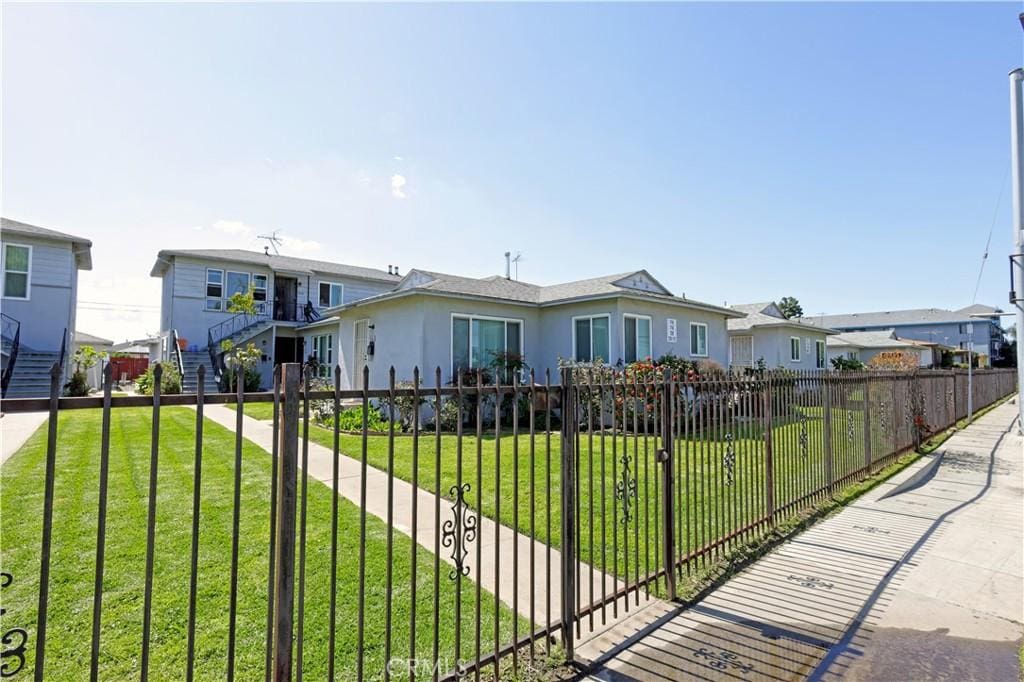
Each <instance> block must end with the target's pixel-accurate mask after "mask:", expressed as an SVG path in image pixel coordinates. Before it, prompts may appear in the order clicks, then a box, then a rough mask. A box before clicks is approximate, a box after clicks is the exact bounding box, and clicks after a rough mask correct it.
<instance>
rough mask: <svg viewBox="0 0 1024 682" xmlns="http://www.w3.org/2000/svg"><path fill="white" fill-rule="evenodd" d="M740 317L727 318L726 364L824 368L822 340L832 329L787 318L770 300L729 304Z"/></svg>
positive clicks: (770, 367)
mask: <svg viewBox="0 0 1024 682" xmlns="http://www.w3.org/2000/svg"><path fill="white" fill-rule="evenodd" d="M732 308H733V310H736V311H737V312H740V313H742V314H743V317H740V318H735V319H731V320H729V321H728V328H729V366H730V367H732V368H734V369H745V368H750V367H756V366H758V364H759V362H760V363H763V364H764V366H765V367H767V368H769V369H774V368H777V367H782V368H785V369H793V370H810V369H827V368H828V354H827V350H826V345H825V339H826V338H827V337H828V336H831V335H834V334H836V333H838V332H836V331H835V330H834V329H829V328H827V327H821V326H815V325H813V324H809V323H807V322H805V321H804V320H803V319H802V318H787V317H786V316H785V315H783V314H782V311H781V310H779V306H778V305H777V304H776V303H775V302H774V301H769V302H767V303H745V304H741V305H734V306H732Z"/></svg>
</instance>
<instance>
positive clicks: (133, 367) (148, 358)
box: [110, 336, 164, 382]
mask: <svg viewBox="0 0 1024 682" xmlns="http://www.w3.org/2000/svg"><path fill="white" fill-rule="evenodd" d="M163 341H164V340H163V339H162V338H161V337H159V336H150V337H146V338H143V339H136V340H128V341H122V342H121V343H115V344H114V348H113V352H112V353H111V356H110V364H111V365H113V367H114V369H113V372H114V381H117V382H124V381H133V380H135V379H137V378H138V377H139V376H141V375H142V374H144V373H145V372H146V370H147V369H148V368H149V365H150V364H152V363H154V362H159V361H160V359H161V357H160V353H161V346H162V345H163Z"/></svg>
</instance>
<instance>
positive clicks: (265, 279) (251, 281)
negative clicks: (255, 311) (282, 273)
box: [249, 272, 270, 308]
mask: <svg viewBox="0 0 1024 682" xmlns="http://www.w3.org/2000/svg"><path fill="white" fill-rule="evenodd" d="M257 277H262V278H263V282H264V285H263V287H262V289H261V288H260V287H258V286H256V278H257ZM249 286H251V287H252V293H253V299H254V300H255V298H256V292H257V291H261V290H262V291H263V300H262V301H256V306H257V307H261V306H262V307H264V308H265V307H266V304H267V302H268V301H269V300H270V298H269V297H270V275H265V274H263V273H262V272H254V273H252V277H251V278H250V279H249Z"/></svg>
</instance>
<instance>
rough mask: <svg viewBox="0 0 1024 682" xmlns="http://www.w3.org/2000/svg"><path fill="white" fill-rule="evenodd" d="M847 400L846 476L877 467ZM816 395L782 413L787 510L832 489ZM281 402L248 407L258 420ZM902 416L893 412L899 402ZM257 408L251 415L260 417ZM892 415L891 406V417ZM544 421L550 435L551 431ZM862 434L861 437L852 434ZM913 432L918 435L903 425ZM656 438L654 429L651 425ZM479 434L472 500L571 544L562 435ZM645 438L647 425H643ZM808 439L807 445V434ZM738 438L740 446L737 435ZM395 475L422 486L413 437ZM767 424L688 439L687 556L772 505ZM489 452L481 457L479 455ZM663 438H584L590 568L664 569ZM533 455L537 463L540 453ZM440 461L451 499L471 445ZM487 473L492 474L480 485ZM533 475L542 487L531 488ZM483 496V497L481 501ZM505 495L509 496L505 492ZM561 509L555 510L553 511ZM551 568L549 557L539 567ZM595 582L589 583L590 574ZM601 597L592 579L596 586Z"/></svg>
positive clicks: (680, 484)
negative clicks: (564, 528)
mask: <svg viewBox="0 0 1024 682" xmlns="http://www.w3.org/2000/svg"><path fill="white" fill-rule="evenodd" d="M846 399H847V401H848V402H849V403H850V405H851V406H850V407H849V408H844V407H843V406H842V405H845V404H846V403H843V404H839V403H836V407H834V409H833V411H832V425H831V433H832V468H833V476H834V478H840V477H842V476H844V475H846V474H848V473H851V472H854V471H856V470H857V469H859V468H860V467H862V466H863V465H864V463H865V457H864V432H863V413H862V412H861V411H860V409H859V406H860V405H861V404H862V403H860V402H859V401H858V402H857V403H856V405H857V407H854V406H853V404H854V403H853V402H852V401H853V398H852V397H851V396H847V398H846ZM812 403H813V400H811V398H810V397H808V396H803V397H799V396H795V397H793V398H792V400H791V401H790V402H789V403H787V405H785V406H782V405H780V406H779V407H777V412H776V413H777V414H778V415H779V416H778V417H777V419H776V420H775V424H774V433H773V443H774V451H773V461H774V497H775V506H776V508H779V507H781V506H783V505H784V504H785V503H786V502H788V501H792V500H797V499H799V498H800V497H802V496H804V495H806V494H808V493H810V492H812V491H813V490H815V489H817V488H819V487H821V486H822V485H824V483H825V479H824V470H825V467H824V460H825V454H824V446H823V442H824V438H823V436H824V422H823V421H822V417H821V414H822V411H821V408H820V407H815V406H814V405H813V404H812ZM264 408H266V409H267V412H266V414H267V418H269V416H270V410H271V409H272V406H271V405H270V404H267V405H265V406H264V405H248V406H246V408H245V409H246V412H247V413H249V414H251V415H253V414H259V413H261V412H262V411H263V410H264ZM890 408H891V405H890ZM250 410H251V411H250ZM890 411H891V410H890ZM877 422H878V415H877V414H876V413H873V421H872V429H871V441H872V451H873V453H874V457H875V459H877V458H878V457H879V456H880V455H881V454H883V453H885V454H887V453H889V452H891V451H893V448H894V444H895V441H894V440H893V439H894V435H895V434H894V432H893V428H892V422H893V417H892V416H890V417H889V418H888V427H887V430H886V432H885V433H883V432H882V429H881V427H880V424H879V423H877ZM542 426H543V425H542V424H538V428H540V427H542ZM851 426H852V429H853V433H854V437H853V438H852V439H851V438H850V436H849V432H850V428H851ZM900 427H901V428H903V429H904V430H906V429H907V428H909V427H908V426H907V425H906V424H901V425H900ZM651 430H652V431H653V428H652V429H651ZM471 431H472V433H471V434H469V435H464V437H463V439H462V443H461V446H462V465H461V481H462V482H464V483H469V484H470V486H471V489H470V492H469V494H468V496H467V499H468V501H469V503H470V504H471V505H472V506H474V507H477V506H479V508H480V509H481V510H482V513H483V514H485V515H486V516H489V517H491V518H500V520H501V521H502V523H504V524H505V525H508V526H513V527H516V528H518V529H519V531H520V532H522V533H524V534H527V535H531V536H533V537H535V538H537V539H539V540H540V541H542V542H547V543H550V544H551V545H552V546H554V547H560V546H561V545H562V541H561V527H560V518H561V514H560V506H559V505H560V500H561V497H562V496H561V485H560V480H559V478H560V465H559V458H560V453H561V442H560V435H559V433H558V432H552V433H550V434H548V433H547V432H545V431H539V432H538V433H537V434H536V435H535V436H534V437H533V438H531V437H530V435H529V433H528V429H523V431H525V432H526V433H520V434H519V436H518V445H517V444H516V436H514V435H512V434H511V433H510V432H509V430H508V429H505V430H504V431H503V432H502V435H501V436H500V438H497V439H496V437H495V434H494V432H493V428H491V429H488V430H486V431H485V432H484V434H483V437H482V438H481V439H480V441H479V443H478V442H477V438H476V435H475V430H471ZM641 431H642V427H641ZM805 431H806V434H807V436H806V448H805V447H804V446H803V445H802V439H801V433H802V432H805ZM727 434H728V435H729V436H731V440H730V439H727V438H726V435H727ZM310 438H311V439H312V440H313V441H315V442H317V443H319V444H320V445H323V446H325V447H327V448H331V447H333V438H334V436H333V433H332V432H331V431H330V430H329V429H326V428H322V427H319V426H312V427H311V428H310ZM394 442H395V449H394V461H393V467H394V472H395V475H396V476H397V477H399V478H401V479H403V480H406V481H410V482H411V481H412V480H413V445H414V439H413V437H412V436H410V435H403V434H396V436H395V440H394ZM764 442H765V441H764V433H763V430H762V427H761V423H760V421H757V420H737V421H733V422H731V423H729V424H728V425H727V426H724V427H721V428H719V429H718V430H717V431H715V432H711V431H710V430H709V427H708V425H707V423H706V422H705V425H704V426H703V433H701V434H697V435H694V434H688V437H687V438H679V439H677V440H676V468H677V479H676V485H677V491H678V496H677V507H676V508H677V510H678V511H677V514H678V516H677V533H678V537H677V548H678V549H679V551H680V554H682V553H685V552H689V551H692V550H695V549H697V548H700V547H703V546H705V545H707V544H708V543H710V542H712V541H714V540H715V539H717V538H719V537H721V536H724V535H726V534H728V533H729V532H730V531H732V530H734V529H737V528H740V527H743V526H745V525H747V524H749V523H752V522H754V521H756V520H757V519H759V518H761V517H762V516H763V515H764V514H765V511H766V506H765V447H764ZM478 445H479V452H478ZM657 447H658V439H657V438H656V437H655V436H653V435H643V434H642V433H641V435H622V434H618V436H617V437H613V436H612V434H611V432H610V431H606V432H603V433H602V432H600V431H596V432H594V433H593V434H590V433H588V432H587V431H585V430H584V431H583V432H581V433H580V441H579V471H578V477H579V481H580V487H579V503H580V506H579V510H580V513H579V514H578V519H579V526H580V536H579V537H580V540H579V542H578V546H579V548H580V553H581V557H582V559H583V560H584V561H586V562H588V563H590V564H592V565H594V566H595V567H598V568H603V569H604V570H607V571H611V572H614V573H616V574H617V575H620V576H626V575H628V576H632V577H636V575H637V573H638V572H639V574H640V575H641V576H642V575H644V574H645V573H646V572H647V571H648V569H653V568H655V567H656V566H658V565H660V551H661V550H660V542H661V535H660V534H661V531H660V527H661V526H660V524H661V511H660V489H661V465H660V464H657V463H656V462H655V454H656V448H657ZM340 448H341V451H342V452H343V453H344V454H346V455H348V456H350V457H353V458H355V459H359V457H360V456H361V448H362V439H361V437H360V436H357V435H349V434H344V433H342V434H341V435H340ZM730 450H731V453H732V455H733V456H734V459H735V463H734V467H733V474H732V477H731V482H730V477H729V473H728V472H727V469H726V467H725V460H726V457H725V456H726V453H727V451H730ZM531 452H532V453H533V455H531ZM438 454H439V458H440V469H441V482H442V487H441V490H442V494H444V495H447V494H448V491H449V490H450V488H451V487H452V486H454V485H456V483H457V482H458V480H459V466H458V460H459V439H458V438H457V437H456V436H454V435H451V434H443V435H442V436H441V439H440V448H439V453H438V448H437V441H436V436H435V435H434V434H433V433H425V434H423V435H422V436H421V437H420V438H419V467H418V473H419V481H418V483H419V485H420V487H422V488H425V489H427V490H430V491H435V490H436V485H435V482H434V468H435V466H436V464H437V463H436V461H435V460H436V457H437V455H438ZM623 454H628V456H629V458H630V459H629V471H630V475H629V478H630V479H632V480H633V481H635V485H636V493H635V495H634V496H633V497H632V498H631V500H630V518H629V520H628V522H627V523H625V524H624V523H622V521H621V520H622V518H623V508H622V505H621V498H617V497H616V487H617V485H618V484H620V483H621V481H622V457H623ZM367 459H368V461H369V464H370V465H371V466H374V467H377V468H379V469H382V470H385V469H387V467H388V459H389V457H388V438H387V437H386V436H377V435H371V436H370V437H369V438H368V439H367ZM478 472H482V477H481V479H480V481H479V482H478V481H477V475H478ZM531 475H532V480H531ZM481 491H482V494H481ZM496 491H497V494H496ZM549 505H550V509H549ZM538 561H539V559H538ZM584 580H585V581H587V580H588V578H587V577H584ZM586 589H588V590H589V583H588V584H587V588H586Z"/></svg>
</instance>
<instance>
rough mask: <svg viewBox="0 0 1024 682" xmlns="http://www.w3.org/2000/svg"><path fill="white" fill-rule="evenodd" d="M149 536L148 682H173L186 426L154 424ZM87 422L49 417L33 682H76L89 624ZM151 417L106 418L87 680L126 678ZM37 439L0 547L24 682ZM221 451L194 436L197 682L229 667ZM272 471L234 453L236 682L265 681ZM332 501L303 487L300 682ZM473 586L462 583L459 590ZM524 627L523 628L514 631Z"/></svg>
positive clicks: (340, 653) (183, 543)
mask: <svg viewBox="0 0 1024 682" xmlns="http://www.w3.org/2000/svg"><path fill="white" fill-rule="evenodd" d="M161 414H162V419H161V433H160V436H161V438H160V440H161V449H160V468H159V475H158V491H159V492H158V498H157V500H158V502H157V534H156V558H155V572H154V575H155V581H154V598H153V605H154V607H153V629H152V640H151V641H152V645H151V647H152V648H151V668H150V673H151V678H152V679H159V680H178V679H183V678H184V675H185V672H184V671H185V664H186V657H185V653H186V639H187V637H186V635H187V614H188V601H187V595H188V584H189V571H190V568H189V566H190V546H191V545H190V543H191V524H192V511H191V506H192V486H193V480H194V479H193V471H194V467H193V444H194V425H195V412H194V411H191V410H189V409H187V408H174V407H171V408H164V409H163V410H162V412H161ZM100 424H101V414H100V411H99V410H75V411H71V412H65V413H62V414H61V415H60V422H59V447H58V452H57V475H56V487H55V490H56V494H55V499H54V516H53V518H54V527H53V554H52V562H51V581H50V602H49V611H48V613H49V625H48V633H47V658H46V675H47V677H49V678H50V679H82V678H83V677H85V676H87V672H86V671H87V669H88V665H89V651H90V633H91V620H92V588H93V577H94V571H95V543H96V523H97V500H98V480H99V434H100ZM150 428H151V410H149V409H142V408H140V409H117V410H114V411H113V419H112V424H111V451H110V479H109V481H110V482H109V486H110V487H109V497H108V503H109V507H108V515H107V545H106V577H105V590H104V600H103V627H102V654H101V660H100V665H101V671H100V676H101V678H104V679H128V678H132V677H136V676H137V675H138V671H139V654H140V646H141V645H140V642H141V629H142V603H143V580H144V568H145V538H146V505H147V487H148V479H149V443H150V435H149V434H150ZM45 439H46V433H45V429H41V430H40V431H39V432H38V433H36V434H35V435H34V436H33V437H32V438H31V439H30V440H29V442H28V443H27V444H26V445H25V447H24V448H23V449H22V450H21V451H20V452H18V453H17V454H16V455H15V456H14V457H12V458H11V459H10V460H9V461H8V462H7V463H5V464H4V466H3V468H2V470H0V475H2V486H3V487H2V489H3V513H2V517H0V546H2V554H0V560H2V563H3V566H4V571H6V572H10V573H12V574H13V576H14V582H13V584H12V585H11V586H10V587H8V588H5V590H4V594H3V605H4V608H5V609H6V610H7V613H6V614H5V616H4V624H5V628H7V627H14V626H22V627H26V628H27V629H28V630H29V633H30V640H29V649H28V655H29V660H28V661H27V663H26V668H28V669H31V667H32V660H31V659H32V658H33V656H32V647H33V646H34V642H35V640H34V634H35V633H34V624H35V620H36V613H35V611H36V599H37V595H38V585H37V580H38V572H39V547H40V537H41V528H42V504H43V476H44V470H45V444H46V441H45ZM233 464H234V439H233V436H232V435H231V434H230V433H229V432H228V431H227V430H226V429H224V428H222V427H220V426H217V425H215V424H213V423H211V422H209V421H207V422H206V424H205V427H204V453H203V470H202V507H201V537H200V553H199V581H198V584H199V592H198V594H199V598H198V615H197V647H196V672H197V678H198V679H223V677H224V675H225V671H226V665H227V653H226V652H227V627H228V603H229V589H230V588H229V576H230V573H229V568H230V563H229V562H230V556H231V554H230V547H231V534H230V531H231V522H232V506H231V505H232V499H233ZM270 466H271V461H270V458H269V457H268V456H267V454H266V453H265V452H263V451H262V450H260V449H258V448H256V447H255V446H253V445H251V444H248V443H246V445H245V447H244V449H243V464H242V514H241V529H240V531H241V532H240V560H239V580H238V624H237V630H236V632H237V648H236V674H237V679H242V680H252V679H257V678H262V675H263V661H264V638H265V631H264V627H265V622H266V621H265V619H266V581H267V574H266V571H267V551H268V545H267V542H268V515H269V506H268V505H269V498H268V490H269V486H270ZM330 512H331V491H330V489H329V488H327V487H325V486H323V485H322V484H320V483H318V482H316V481H313V480H310V482H309V512H308V513H309V517H308V546H307V564H306V578H307V580H306V602H305V603H306V616H305V617H306V621H305V649H304V651H305V654H304V655H305V659H304V670H305V673H306V674H307V675H308V676H309V677H310V679H313V678H323V677H325V676H326V666H327V660H326V659H327V633H328V623H329V620H328V618H329V603H330V602H329V594H330V592H329V590H330V588H329V576H330V570H329V569H330V532H331V523H330ZM358 529H359V512H358V509H357V508H356V507H355V506H353V505H352V504H350V503H348V502H347V501H345V500H341V501H340V504H339V534H338V538H339V548H338V575H339V580H338V591H337V596H338V628H337V638H338V639H337V648H336V663H337V666H338V671H339V677H341V678H345V677H349V676H351V674H352V671H353V670H354V665H355V657H356V652H357V641H356V617H357V605H358V593H357V589H358V586H357V580H356V577H357V576H358V571H359V566H358V557H359V530H358ZM367 530H368V539H367V547H366V551H367V576H368V579H367V589H366V605H367V611H366V627H367V636H366V646H365V649H364V651H365V656H366V671H367V675H368V676H370V677H380V676H381V675H382V663H383V643H384V638H385V634H386V633H385V631H384V625H385V618H384V610H385V602H386V599H385V591H384V580H385V565H386V562H385V559H386V554H385V546H386V537H387V529H386V527H385V525H384V524H383V523H382V522H380V521H378V520H376V519H375V518H374V517H372V516H371V517H368V519H367ZM410 566H411V559H410V540H409V539H408V538H407V537H406V536H405V535H402V534H400V533H395V536H394V559H393V563H392V568H393V571H394V585H395V592H394V613H393V618H394V622H393V625H392V629H391V631H390V635H391V638H392V640H391V641H392V643H393V648H394V652H395V654H396V655H402V656H405V655H407V652H408V649H409V615H410V604H409V602H408V600H409V598H410V595H409V585H410V578H409V575H410ZM417 567H418V573H417V602H416V614H417V624H416V647H417V651H418V653H419V655H420V656H426V657H429V656H430V646H431V642H432V628H431V623H432V613H433V608H432V607H433V576H434V572H433V556H432V555H431V554H430V553H428V552H427V551H426V550H424V549H423V548H419V550H418V560H417ZM441 572H442V575H441V578H440V585H441V594H440V604H441V609H440V613H441V633H440V636H441V655H442V656H443V657H447V658H448V659H449V660H450V659H451V658H452V653H453V650H454V631H455V627H454V625H455V624H454V616H453V613H454V604H455V592H454V583H453V582H451V581H449V579H448V566H447V565H446V564H444V563H442V564H441ZM466 584H467V585H471V583H468V582H467V583H466ZM474 595H475V590H474V589H463V608H462V613H463V618H464V620H463V629H462V633H463V655H464V656H466V657H468V656H470V655H471V650H472V647H473V645H474V644H475V642H474V641H473V636H472V633H473V628H472V622H471V619H472V615H473V610H474V608H475V602H474ZM481 606H482V614H483V622H484V624H485V626H484V627H483V628H482V630H483V642H482V648H483V650H484V651H485V652H486V651H488V650H489V649H490V648H491V641H490V639H489V637H488V635H489V633H490V632H491V630H492V625H491V623H493V613H494V611H493V608H492V607H493V597H491V596H489V595H486V594H485V595H484V597H483V598H482V605H481ZM499 617H500V623H501V629H502V634H501V641H502V642H503V643H504V642H508V641H510V640H511V631H512V624H513V616H512V614H511V612H510V611H508V610H505V609H502V610H501V612H500V614H499ZM526 630H527V627H526V626H525V625H524V624H522V622H520V627H519V632H520V633H525V632H526Z"/></svg>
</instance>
